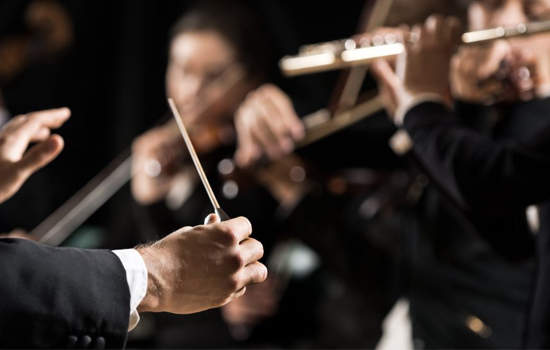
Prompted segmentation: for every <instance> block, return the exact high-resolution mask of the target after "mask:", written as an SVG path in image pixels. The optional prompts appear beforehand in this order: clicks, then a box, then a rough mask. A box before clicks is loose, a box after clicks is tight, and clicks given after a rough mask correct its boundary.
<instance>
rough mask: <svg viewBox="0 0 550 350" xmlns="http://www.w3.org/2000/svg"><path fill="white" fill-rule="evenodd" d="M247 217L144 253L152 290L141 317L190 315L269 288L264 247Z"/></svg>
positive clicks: (189, 231) (196, 230) (192, 230)
mask: <svg viewBox="0 0 550 350" xmlns="http://www.w3.org/2000/svg"><path fill="white" fill-rule="evenodd" d="M251 233H252V226H251V225H250V222H249V221H248V220H247V219H246V218H243V217H240V218H236V219H232V220H228V221H224V222H221V223H220V222H219V219H218V218H217V216H215V215H210V216H209V217H208V218H207V224H206V225H200V226H195V227H184V228H182V229H180V230H179V231H176V232H174V233H172V234H171V235H169V236H167V237H166V238H164V239H162V240H160V241H158V242H157V243H155V244H153V245H151V246H148V247H144V248H138V252H139V253H140V254H141V256H142V257H143V260H144V261H145V265H146V266H147V272H148V281H147V284H148V288H147V294H146V295H145V298H144V299H143V301H142V302H141V304H140V305H139V306H138V311H139V312H170V313H176V314H189V313H194V312H199V311H203V310H207V309H211V308H215V307H220V306H223V305H225V304H227V303H228V302H230V301H232V300H234V299H236V298H238V297H240V296H242V295H243V294H244V293H245V291H246V287H247V286H248V285H251V284H257V283H261V282H263V281H264V280H265V279H266V277H267V269H266V267H265V266H264V265H263V264H261V263H260V262H258V260H259V259H261V257H262V256H263V247H262V245H261V243H260V242H258V241H256V240H255V239H253V238H250V234H251Z"/></svg>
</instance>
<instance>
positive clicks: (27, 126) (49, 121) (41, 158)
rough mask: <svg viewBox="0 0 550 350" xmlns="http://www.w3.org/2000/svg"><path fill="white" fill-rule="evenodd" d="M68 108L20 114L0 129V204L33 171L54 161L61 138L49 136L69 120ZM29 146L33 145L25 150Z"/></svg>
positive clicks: (16, 189) (61, 142) (60, 145)
mask: <svg viewBox="0 0 550 350" xmlns="http://www.w3.org/2000/svg"><path fill="white" fill-rule="evenodd" d="M70 115H71V111H70V110H69V109H68V108H59V109H50V110H46V111H41V112H34V113H29V114H26V115H20V116H17V117H15V118H13V119H12V120H10V122H9V123H7V124H6V125H4V127H3V128H2V129H1V130H0V203H1V202H4V201H6V200H7V199H9V198H10V197H11V196H13V195H14V194H15V193H16V192H17V191H18V190H19V188H20V187H21V186H22V185H23V183H24V182H25V181H26V180H27V179H28V178H29V176H31V175H32V174H33V173H34V172H35V171H37V170H38V169H40V168H42V167H44V166H45V165H46V164H48V163H50V162H51V161H52V160H54V159H55V158H56V157H57V156H58V155H59V153H60V152H61V150H62V149H63V145H64V143H63V139H62V138H61V136H59V135H52V134H51V129H57V128H59V127H60V126H61V125H63V123H65V122H66V121H67V119H69V117H70ZM31 143H36V145H35V146H33V147H32V148H30V149H29V146H30V144H31Z"/></svg>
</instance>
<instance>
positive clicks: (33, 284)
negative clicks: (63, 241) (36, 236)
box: [0, 239, 130, 349]
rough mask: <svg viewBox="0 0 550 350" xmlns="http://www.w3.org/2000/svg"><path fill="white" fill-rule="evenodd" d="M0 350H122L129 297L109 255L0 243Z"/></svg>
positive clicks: (16, 242) (123, 276)
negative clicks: (111, 349)
mask: <svg viewBox="0 0 550 350" xmlns="http://www.w3.org/2000/svg"><path fill="white" fill-rule="evenodd" d="M0 265H1V266H2V273H1V276H2V281H1V282H0V347H1V348H81V349H86V348H90V349H102V348H123V347H124V344H125V341H126V336H127V332H128V322H129V314H130V293H129V289H128V283H127V281H126V272H125V270H124V267H123V266H122V263H121V262H120V260H119V258H118V257H117V256H116V255H115V254H113V253H112V252H111V251H106V250H85V249H75V248H52V247H48V246H45V245H41V244H37V243H34V242H30V241H26V240H22V239H0Z"/></svg>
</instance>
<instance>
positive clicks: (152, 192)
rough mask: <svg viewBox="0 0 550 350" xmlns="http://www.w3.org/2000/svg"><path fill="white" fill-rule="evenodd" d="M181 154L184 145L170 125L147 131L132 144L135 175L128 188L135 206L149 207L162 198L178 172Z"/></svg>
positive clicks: (172, 125)
mask: <svg viewBox="0 0 550 350" xmlns="http://www.w3.org/2000/svg"><path fill="white" fill-rule="evenodd" d="M184 150H185V144H183V142H182V140H181V136H180V135H179V134H178V129H177V126H176V125H174V124H173V123H172V122H169V123H167V124H166V125H163V126H160V127H157V128H154V129H151V130H149V131H147V132H146V133H145V134H143V135H141V136H139V137H138V138H137V139H136V140H135V141H134V143H133V144H132V168H133V173H134V174H135V175H134V177H133V178H132V183H131V188H132V194H133V196H134V198H135V200H136V201H137V202H138V203H140V204H142V205H150V204H153V203H156V202H158V201H160V200H162V199H164V198H165V197H166V195H167V194H168V192H169V191H170V189H171V188H172V185H173V181H174V178H175V175H176V174H177V173H178V172H179V171H180V169H181V157H182V155H183V152H184Z"/></svg>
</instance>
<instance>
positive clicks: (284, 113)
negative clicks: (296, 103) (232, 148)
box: [235, 84, 305, 167]
mask: <svg viewBox="0 0 550 350" xmlns="http://www.w3.org/2000/svg"><path fill="white" fill-rule="evenodd" d="M235 127H236V130H237V138H238V142H237V152H236V154H235V160H236V161H237V164H238V165H239V166H241V167H248V166H250V165H251V164H253V163H254V162H256V161H258V160H260V159H261V158H262V157H263V156H267V157H268V158H269V159H271V160H277V159H279V158H281V157H282V156H284V155H286V154H289V153H291V152H292V151H293V150H294V145H295V143H296V142H297V141H299V140H301V139H302V138H303V137H304V135H305V130H304V126H303V124H302V122H301V121H300V118H298V115H297V114H296V112H295V110H294V107H293V106H292V102H291V101H290V98H289V97H288V96H287V95H286V94H285V93H284V92H283V91H281V90H280V89H279V88H278V87H276V86H274V85H271V84H266V85H263V86H261V87H260V88H258V89H257V90H256V91H254V92H252V93H250V94H249V95H248V96H247V98H246V100H245V101H244V103H243V104H242V105H241V106H240V107H239V110H238V111H237V114H236V117H235Z"/></svg>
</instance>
